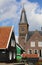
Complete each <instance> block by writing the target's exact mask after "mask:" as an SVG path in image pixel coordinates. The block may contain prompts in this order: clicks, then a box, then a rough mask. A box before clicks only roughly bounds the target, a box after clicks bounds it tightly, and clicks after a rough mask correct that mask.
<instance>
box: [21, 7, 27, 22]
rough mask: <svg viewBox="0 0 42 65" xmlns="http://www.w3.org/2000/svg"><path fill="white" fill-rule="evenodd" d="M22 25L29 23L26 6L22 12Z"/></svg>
mask: <svg viewBox="0 0 42 65" xmlns="http://www.w3.org/2000/svg"><path fill="white" fill-rule="evenodd" d="M20 23H28V22H27V17H26V12H25V9H24V6H23V9H22V12H21V17H20Z"/></svg>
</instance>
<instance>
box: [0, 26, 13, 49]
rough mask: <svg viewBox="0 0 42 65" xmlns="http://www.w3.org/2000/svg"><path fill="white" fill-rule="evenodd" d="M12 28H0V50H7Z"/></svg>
mask: <svg viewBox="0 0 42 65" xmlns="http://www.w3.org/2000/svg"><path fill="white" fill-rule="evenodd" d="M11 33H12V27H11V26H10V27H0V49H5V48H8V44H9V40H10V37H11Z"/></svg>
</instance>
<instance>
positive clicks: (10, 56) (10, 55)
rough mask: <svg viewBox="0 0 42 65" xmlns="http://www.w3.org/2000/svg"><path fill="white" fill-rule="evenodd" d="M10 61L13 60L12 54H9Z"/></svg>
mask: <svg viewBox="0 0 42 65" xmlns="http://www.w3.org/2000/svg"><path fill="white" fill-rule="evenodd" d="M9 60H12V52H9Z"/></svg>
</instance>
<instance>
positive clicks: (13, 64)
mask: <svg viewBox="0 0 42 65" xmlns="http://www.w3.org/2000/svg"><path fill="white" fill-rule="evenodd" d="M0 65H25V64H24V63H22V64H21V63H18V64H17V63H0Z"/></svg>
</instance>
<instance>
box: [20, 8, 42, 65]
mask: <svg viewBox="0 0 42 65" xmlns="http://www.w3.org/2000/svg"><path fill="white" fill-rule="evenodd" d="M19 44H20V45H21V46H22V47H23V48H24V49H25V52H26V53H28V54H32V55H34V54H37V55H38V57H39V60H38V63H41V62H42V31H38V30H35V31H29V24H28V22H27V18H26V12H25V9H24V8H23V10H22V12H21V17H20V22H19ZM30 59H31V61H30ZM32 59H33V60H34V58H29V59H28V61H29V62H32ZM35 60H36V61H37V58H35ZM35 60H34V61H33V62H35ZM41 64H42V63H41ZM39 65H40V64H39Z"/></svg>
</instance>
